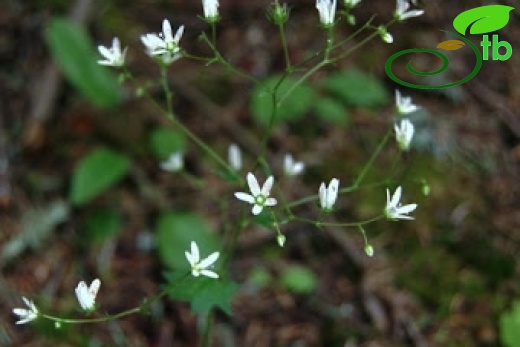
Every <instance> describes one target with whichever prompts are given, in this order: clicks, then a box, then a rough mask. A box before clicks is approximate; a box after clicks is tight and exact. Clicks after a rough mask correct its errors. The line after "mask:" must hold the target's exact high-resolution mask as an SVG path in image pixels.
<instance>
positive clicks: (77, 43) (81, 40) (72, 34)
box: [46, 17, 120, 108]
mask: <svg viewBox="0 0 520 347" xmlns="http://www.w3.org/2000/svg"><path fill="white" fill-rule="evenodd" d="M46 37H47V45H48V46H49V49H50V52H51V54H52V56H53V58H54V60H55V61H56V63H57V64H58V66H59V67H60V68H61V70H62V71H63V73H64V74H65V76H66V77H67V78H68V79H69V81H70V82H71V83H72V84H73V85H74V86H75V87H76V88H77V89H79V90H80V91H81V92H82V93H83V95H84V96H85V97H86V98H87V99H89V100H90V101H91V102H93V103H94V104H96V105H97V106H99V107H105V108H108V107H113V106H115V105H117V104H118V103H119V101H120V95H119V85H118V83H117V81H116V79H115V77H114V76H113V75H112V74H111V73H110V72H109V70H108V69H107V68H106V67H103V66H100V65H98V63H97V60H98V59H100V57H99V55H98V54H96V51H95V50H94V47H93V45H92V43H91V41H90V39H89V37H88V35H87V34H86V33H85V32H84V31H83V29H82V28H80V27H79V26H77V25H76V24H74V23H72V22H71V21H70V20H68V19H65V18H59V17H55V18H53V19H52V20H51V21H50V23H49V25H48V27H47V31H46Z"/></svg>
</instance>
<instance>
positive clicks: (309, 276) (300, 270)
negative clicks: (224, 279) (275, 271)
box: [280, 266, 318, 294]
mask: <svg viewBox="0 0 520 347" xmlns="http://www.w3.org/2000/svg"><path fill="white" fill-rule="evenodd" d="M280 284H281V285H282V286H283V287H284V288H286V289H288V290H290V291H291V292H293V293H297V294H309V293H312V292H313V291H314V290H315V289H316V286H317V284H318V279H317V278H316V275H315V274H314V272H312V271H311V270H310V269H309V268H307V267H303V266H291V267H288V268H286V269H285V270H284V271H283V273H282V277H281V278H280Z"/></svg>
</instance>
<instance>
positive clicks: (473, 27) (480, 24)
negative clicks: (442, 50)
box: [453, 5, 514, 35]
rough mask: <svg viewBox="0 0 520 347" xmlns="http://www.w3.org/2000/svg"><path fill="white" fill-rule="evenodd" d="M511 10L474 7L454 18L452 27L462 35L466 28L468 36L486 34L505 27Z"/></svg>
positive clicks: (503, 7) (506, 7)
mask: <svg viewBox="0 0 520 347" xmlns="http://www.w3.org/2000/svg"><path fill="white" fill-rule="evenodd" d="M513 9H514V7H511V6H505V5H487V6H480V7H475V8H472V9H471V10H467V11H464V12H462V13H461V14H459V15H458V16H457V17H455V19H454V20H453V27H454V28H455V30H457V31H458V32H459V33H461V34H462V35H466V32H467V30H468V28H469V33H470V34H486V33H489V32H492V31H496V30H499V29H502V28H503V27H505V26H506V24H507V22H509V12H511V11H512V10H513Z"/></svg>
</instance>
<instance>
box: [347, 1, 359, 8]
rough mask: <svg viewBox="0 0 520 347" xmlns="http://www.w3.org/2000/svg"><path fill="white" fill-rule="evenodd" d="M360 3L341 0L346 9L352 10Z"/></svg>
mask: <svg viewBox="0 0 520 347" xmlns="http://www.w3.org/2000/svg"><path fill="white" fill-rule="evenodd" d="M360 2H361V0H343V4H344V5H345V7H346V8H354V7H356V6H357V5H358V4H359V3H360Z"/></svg>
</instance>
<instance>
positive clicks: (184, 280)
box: [166, 273, 238, 315]
mask: <svg viewBox="0 0 520 347" xmlns="http://www.w3.org/2000/svg"><path fill="white" fill-rule="evenodd" d="M166 279H167V281H168V287H170V288H171V289H169V290H168V294H169V295H170V297H171V298H172V299H174V300H184V301H189V302H191V309H192V311H193V312H194V313H202V312H208V311H210V310H211V309H212V308H215V307H218V308H220V309H222V311H224V312H225V313H227V314H229V315H231V306H230V303H231V300H232V299H233V297H234V295H235V293H236V292H237V291H238V285H237V284H236V283H235V282H231V281H228V280H223V279H213V278H207V277H203V276H200V277H193V276H191V275H188V276H185V275H183V274H178V273H176V274H167V275H166Z"/></svg>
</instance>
